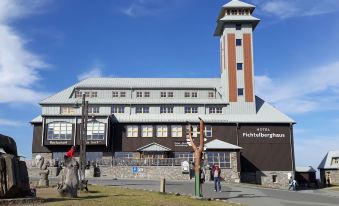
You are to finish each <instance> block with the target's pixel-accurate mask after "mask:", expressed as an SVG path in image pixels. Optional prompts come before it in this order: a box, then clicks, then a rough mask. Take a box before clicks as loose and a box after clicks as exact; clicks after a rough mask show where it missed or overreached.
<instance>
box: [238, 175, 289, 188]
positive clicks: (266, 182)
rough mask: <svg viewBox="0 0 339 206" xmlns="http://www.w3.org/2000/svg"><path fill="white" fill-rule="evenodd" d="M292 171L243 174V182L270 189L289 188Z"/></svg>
mask: <svg viewBox="0 0 339 206" xmlns="http://www.w3.org/2000/svg"><path fill="white" fill-rule="evenodd" d="M292 175H293V172H292V171H257V172H243V173H241V182H243V183H251V184H258V185H262V186H264V187H270V188H280V189H286V188H288V181H289V178H290V177H291V176H292Z"/></svg>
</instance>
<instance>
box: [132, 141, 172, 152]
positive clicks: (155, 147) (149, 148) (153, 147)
mask: <svg viewBox="0 0 339 206" xmlns="http://www.w3.org/2000/svg"><path fill="white" fill-rule="evenodd" d="M137 151H142V152H168V151H171V149H169V148H167V147H165V146H162V145H160V144H158V143H155V142H152V143H151V144H148V145H146V146H143V147H140V148H139V149H137Z"/></svg>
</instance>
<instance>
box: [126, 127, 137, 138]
mask: <svg viewBox="0 0 339 206" xmlns="http://www.w3.org/2000/svg"><path fill="white" fill-rule="evenodd" d="M126 131H127V134H126V137H138V136H139V127H138V126H137V125H128V126H127V127H126Z"/></svg>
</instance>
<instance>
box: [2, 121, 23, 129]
mask: <svg viewBox="0 0 339 206" xmlns="http://www.w3.org/2000/svg"><path fill="white" fill-rule="evenodd" d="M21 125H23V123H22V122H18V121H13V120H7V119H0V126H12V127H17V126H21Z"/></svg>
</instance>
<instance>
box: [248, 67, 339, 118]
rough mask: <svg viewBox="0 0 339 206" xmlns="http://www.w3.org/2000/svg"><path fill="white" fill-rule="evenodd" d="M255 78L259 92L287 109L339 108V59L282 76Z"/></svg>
mask: <svg viewBox="0 0 339 206" xmlns="http://www.w3.org/2000/svg"><path fill="white" fill-rule="evenodd" d="M255 81H256V91H257V94H258V95H259V96H261V97H263V98H264V99H266V100H267V101H269V102H272V103H273V104H275V105H276V106H277V107H279V108H280V109H282V110H283V111H285V112H287V113H305V112H309V111H315V110H333V109H335V110H337V109H339V105H338V104H337V102H338V100H339V97H338V96H336V94H335V92H333V91H335V90H337V89H338V88H339V61H338V62H334V63H331V64H328V65H325V66H321V67H316V68H309V69H307V70H303V71H301V72H299V73H296V74H294V75H293V76H291V75H289V76H288V77H279V79H278V78H276V79H272V78H270V77H269V76H267V75H263V76H256V77H255Z"/></svg>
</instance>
